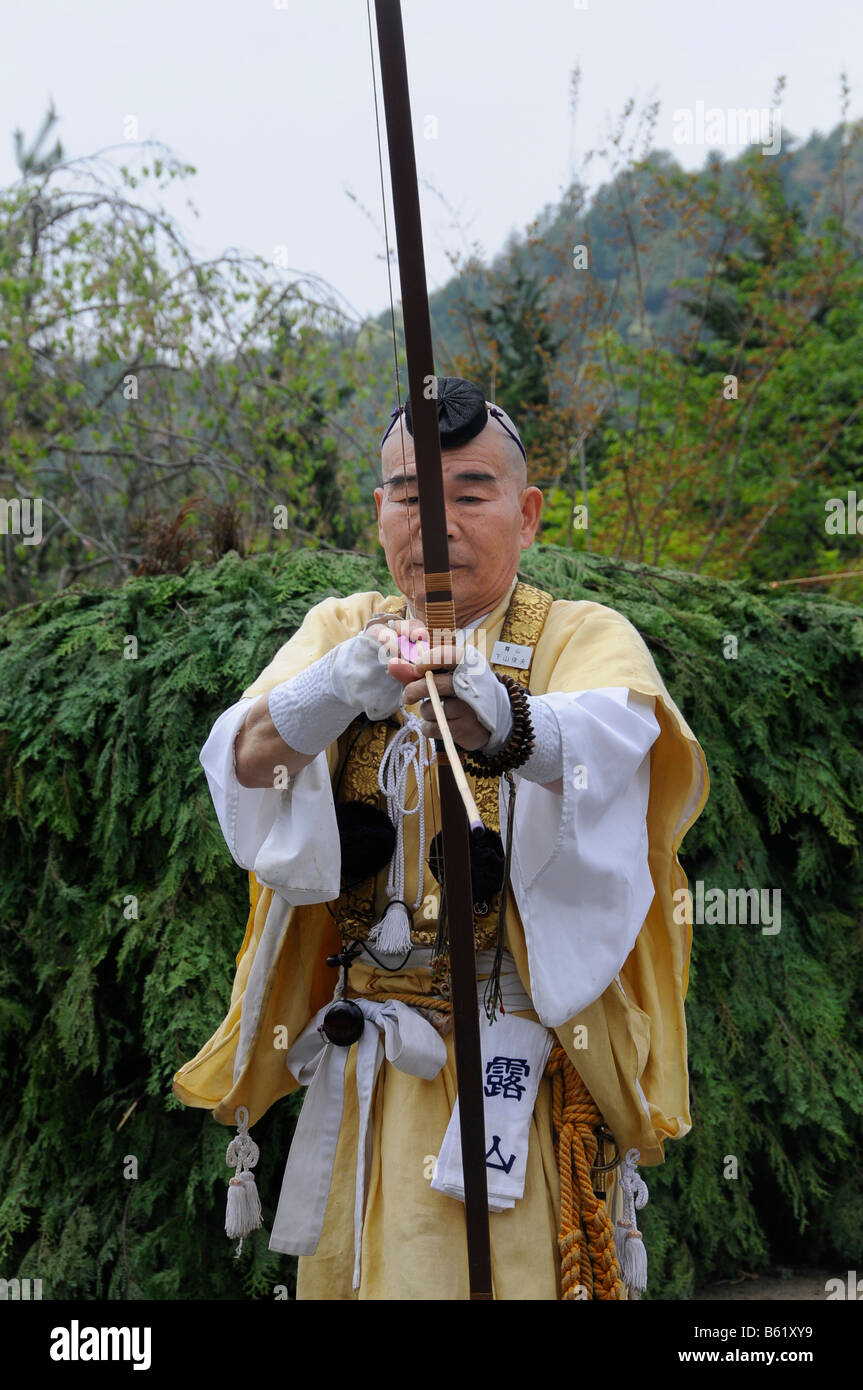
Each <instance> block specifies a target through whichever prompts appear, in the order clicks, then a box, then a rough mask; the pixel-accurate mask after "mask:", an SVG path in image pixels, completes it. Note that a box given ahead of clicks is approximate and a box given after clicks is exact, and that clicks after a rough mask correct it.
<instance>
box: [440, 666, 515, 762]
mask: <svg viewBox="0 0 863 1390" xmlns="http://www.w3.org/2000/svg"><path fill="white" fill-rule="evenodd" d="M452 688H453V694H454V695H456V696H457V697H458V699H459V700H463V701H464V703H465V704H466V705H470V707H471V709H472V710H473V712H474V714H475V715H476V717H477V719H478V720H479V722H480V724H482V725H484V727H485V728H486V729H488V730H489V731H490V733H491V738H490V739H489V741H488V743H485V744H483V746H482V748H481V749H480V750H479V751H480V752H481V753H494V752H496V751H497V749H498V748H502V747H503V745H504V744H505V743H506V741H507V739H508V738H509V735H510V732H511V730H512V707H511V705H510V703H509V696H508V695H507V693H506V686H504V685H503V684H502V683H501V681H499V680H498V678H497V676H496V675H495V674H494V671H493V670H492V669H491V667H490V666H489V664H488V662H487V661H486V659H485V657H484V656H483V654H482V652H481V651H480V650H479V648H478V647H471V646H466V647H465V649H464V654H463V656H462V659H461V661H460V662H459V664H458V666H456V667H455V669H454V670H453V673H452Z"/></svg>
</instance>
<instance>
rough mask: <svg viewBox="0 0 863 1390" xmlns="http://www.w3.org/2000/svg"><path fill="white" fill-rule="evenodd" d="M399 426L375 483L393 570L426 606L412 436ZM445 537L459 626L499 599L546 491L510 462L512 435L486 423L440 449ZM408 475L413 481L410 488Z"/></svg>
mask: <svg viewBox="0 0 863 1390" xmlns="http://www.w3.org/2000/svg"><path fill="white" fill-rule="evenodd" d="M403 438H404V465H403V463H402V449H401V439H402V435H401V432H400V430H399V427H398V425H396V427H395V429H394V430H393V432H392V433H391V435H390V436H389V438H388V439H387V441H386V443H385V445H384V448H383V454H382V461H383V477H384V485H383V487H377V488H375V502H376V504H377V509H378V535H379V536H380V541H381V545H382V546H383V548H384V552H385V554H386V558H387V565H388V567H389V571H390V574H391V575H392V577H393V579H394V580H395V582H396V584H397V585H398V587H399V589H400V590H401V592H402V593H403V594H406V595H407V596H408V597H409V598H410V599H411V600H412V601H413V602H414V607H415V609H417V610H418V611H419V613H420V614H422V612H423V604H424V590H423V554H422V537H421V535H420V526H419V501H418V498H417V486H416V465H415V462H414V451H413V440H412V439H411V437H410V435H409V434H408V432H407V430H405V431H404V433H403ZM442 462H443V484H444V500H445V503H446V516H447V539H448V542H449V558H450V566H451V568H452V581H453V597H454V599H455V608H456V621H457V623H458V624H459V625H460V626H461V625H463V624H465V623H469V622H472V621H473V619H474V618H478V617H481V616H482V614H484V613H487V612H489V611H490V610H491V609H492V608H494V607H495V606H496V605H497V604H498V603H499V602H500V600H501V598H502V597H503V595H504V594H505V593H506V590H507V589H508V588H509V586H510V584H511V583H512V580H513V579H514V577H515V574H516V571H517V569H518V564H519V558H520V556H521V552H522V550H525V549H526V548H527V547H528V546H529V545H530V544H531V542H532V541H533V538H534V535H535V533H536V528H537V524H538V522H539V513H540V508H541V506H542V493H541V492H540V491H539V489H538V488H535V487H522V485H521V479H520V478H519V477H518V476H516V470H514V469H513V468H512V466H511V464H510V461H509V454H508V448H507V443H506V437H505V436H504V435H503V434H502V432H498V431H496V430H494V429H493V428H489V427H488V426H486V428H485V429H484V430H483V431H482V433H481V434H479V435H477V437H476V438H475V439H472V440H470V442H469V443H467V444H464V445H462V447H461V448H459V449H447V450H446V451H445V452H444V454H443V455H442ZM405 474H406V475H407V486H405Z"/></svg>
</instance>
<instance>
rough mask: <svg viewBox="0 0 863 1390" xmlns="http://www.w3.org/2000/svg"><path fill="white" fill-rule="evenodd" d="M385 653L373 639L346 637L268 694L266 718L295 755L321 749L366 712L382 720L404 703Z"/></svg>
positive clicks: (401, 691) (320, 750) (401, 689)
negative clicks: (359, 715)
mask: <svg viewBox="0 0 863 1390" xmlns="http://www.w3.org/2000/svg"><path fill="white" fill-rule="evenodd" d="M390 655H391V653H388V652H387V651H386V649H385V648H384V647H382V646H381V643H380V642H378V641H376V639H375V638H374V637H371V636H368V635H366V634H365V633H362V632H361V633H359V634H358V636H356V637H349V638H347V640H346V641H344V642H340V643H339V645H338V646H337V647H333V650H332V651H331V652H327V653H326V654H325V655H324V656H322V657H321V658H320V660H319V661H314V662H313V663H312V665H311V666H307V667H306V669H305V671H301V672H300V673H299V675H297V676H292V677H291V679H290V680H287V681H282V683H281V684H280V685H277V686H275V687H274V688H273V689H272V690H271V691H270V694H269V699H268V701H267V707H268V709H269V711H270V718H271V719H272V721H273V723H274V724H275V726H276V729H277V730H278V732H279V734H280V735H281V737H282V738H283V739H284V740H285V743H287V744H288V745H289V747H291V748H293V749H294V750H295V751H296V752H297V753H320V752H322V751H323V750H324V749H325V748H328V747H329V745H330V744H331V743H333V742H334V741H335V739H337V738H338V736H339V734H340V733H342V732H343V731H344V730H345V729H346V728H347V727H348V725H349V724H350V722H351V720H352V719H355V718H356V716H357V715H358V714H359V713H360V712H361V711H365V713H366V714H367V715H368V717H369V719H385V718H386V717H387V715H389V714H393V713H394V712H395V711H396V710H397V709H398V707H399V705H400V704H401V702H402V696H403V695H404V686H403V685H402V684H401V682H400V681H397V680H396V679H395V677H394V676H391V675H390V674H389V672H388V671H387V666H386V663H387V661H388V660H389V656H390Z"/></svg>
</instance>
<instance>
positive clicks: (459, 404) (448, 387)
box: [381, 376, 527, 460]
mask: <svg viewBox="0 0 863 1390" xmlns="http://www.w3.org/2000/svg"><path fill="white" fill-rule="evenodd" d="M434 380H435V382H436V396H435V399H436V402H437V418H438V429H439V430H440V446H441V449H458V448H459V447H460V445H462V444H467V443H468V442H469V441H470V440H471V439H475V438H476V436H477V435H478V434H480V433H481V432H482V430H484V429H485V427H486V424H487V422H488V418H489V416H491V417H492V418H493V419H495V420H497V422H498V424H499V425H500V426H501V427H502V428H503V429H504V430H506V432H507V434H508V435H509V436H510V438H511V439H514V440H515V442H516V444H517V445H518V447H519V449H520V450H521V452H522V457H523V458H525V460H526V459H527V455H526V454H525V450H524V445H523V444H522V442H521V440H520V439H519V437H518V435H517V434H516V432H515V427H514V426H513V424H512V421H511V420H510V419H509V416H508V415H506V414H505V412H504V411H502V410H499V409H498V408H497V406H490V407H487V406H486V403H485V396H484V395H483V393H482V390H481V389H480V387H479V386H477V385H475V383H474V382H472V381H465V379H464V377H461V376H439V377H435V378H434ZM404 412H405V424H406V426H407V431H408V434H409V435H410V436H411V438H413V432H414V431H413V416H412V414H411V398H410V396H408V397H407V399H406V401H405V404H404ZM399 414H400V411H398V410H394V411H393V412H392V417H391V419H390V423H389V425H388V426H387V430H386V433H385V434H384V437H383V439H382V440H381V447H383V444H384V440H386V439H387V437H388V436H389V434H390V432H391V431H392V429H393V427H394V426H395V423H396V420H397V419H398V417H399Z"/></svg>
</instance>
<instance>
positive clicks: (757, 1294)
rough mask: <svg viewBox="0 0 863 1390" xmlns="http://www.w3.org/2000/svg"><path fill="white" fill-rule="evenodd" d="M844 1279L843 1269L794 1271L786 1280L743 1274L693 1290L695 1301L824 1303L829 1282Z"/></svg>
mask: <svg viewBox="0 0 863 1390" xmlns="http://www.w3.org/2000/svg"><path fill="white" fill-rule="evenodd" d="M837 1277H838V1278H840V1279H843V1280H844V1278H845V1271H844V1270H837V1269H795V1270H792V1271H790V1272H789V1277H788V1278H776V1277H771V1276H769V1275H765V1274H744V1275H742V1276H741V1277H740V1278H739V1279H735V1280H727V1279H724V1280H721V1281H719V1282H717V1283H715V1284H704V1285H703V1286H702V1287H701V1288H700V1289H696V1291H695V1293H694V1294H693V1298H694V1299H698V1300H701V1301H714V1300H716V1299H741V1300H742V1299H746V1300H752V1299H768V1300H774V1299H775V1300H779V1299H806V1300H808V1301H810V1302H824V1300H825V1299H826V1298H827V1290H826V1287H825V1285H826V1283H827V1280H828V1279H835V1278H837Z"/></svg>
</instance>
